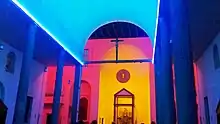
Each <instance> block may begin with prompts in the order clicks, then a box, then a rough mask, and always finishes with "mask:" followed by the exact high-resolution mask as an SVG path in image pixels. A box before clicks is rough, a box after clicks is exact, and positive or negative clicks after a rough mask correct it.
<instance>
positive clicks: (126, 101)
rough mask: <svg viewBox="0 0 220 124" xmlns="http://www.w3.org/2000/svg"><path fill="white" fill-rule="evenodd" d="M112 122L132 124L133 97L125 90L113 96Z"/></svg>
mask: <svg viewBox="0 0 220 124" xmlns="http://www.w3.org/2000/svg"><path fill="white" fill-rule="evenodd" d="M114 122H116V123H117V124H134V95H133V94H132V93H131V92H129V91H128V90H126V89H122V90H120V91H119V92H117V93H116V94H115V95H114Z"/></svg>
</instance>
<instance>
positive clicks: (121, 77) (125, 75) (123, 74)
mask: <svg viewBox="0 0 220 124" xmlns="http://www.w3.org/2000/svg"><path fill="white" fill-rule="evenodd" d="M116 77H117V80H118V81H119V82H120V83H126V82H128V80H129V79H130V73H129V71H127V70H125V69H121V70H120V71H118V73H117V76H116Z"/></svg>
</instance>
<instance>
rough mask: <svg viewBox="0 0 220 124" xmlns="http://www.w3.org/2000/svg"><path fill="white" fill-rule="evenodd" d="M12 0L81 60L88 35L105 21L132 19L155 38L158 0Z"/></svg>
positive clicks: (152, 39)
mask: <svg viewBox="0 0 220 124" xmlns="http://www.w3.org/2000/svg"><path fill="white" fill-rule="evenodd" d="M12 1H13V3H15V4H16V5H17V6H18V7H19V8H21V9H22V10H23V11H24V13H26V14H27V15H28V16H29V17H30V18H31V19H32V20H33V21H35V22H36V23H37V24H38V25H39V26H40V27H41V28H42V29H43V30H44V31H46V32H47V33H48V34H49V35H50V36H51V37H52V38H53V39H54V40H55V41H56V42H58V43H59V44H60V45H61V46H62V47H63V48H64V49H65V50H66V51H67V52H69V53H70V54H71V55H72V56H73V57H74V58H75V59H76V60H78V61H79V62H80V63H81V64H83V62H84V61H83V48H84V46H85V44H86V41H87V40H88V37H90V35H91V34H92V33H93V31H95V30H96V29H98V28H99V27H101V26H102V25H104V24H107V23H109V22H118V21H122V22H131V23H134V24H136V25H138V26H139V27H141V28H142V29H143V30H145V32H147V33H148V35H149V37H150V39H151V41H152V43H153V44H154V41H155V37H156V32H157V31H156V29H157V20H158V19H157V17H158V8H159V0H120V1H118V0H92V1H91V0H80V1H75V0H40V1H39V0H12Z"/></svg>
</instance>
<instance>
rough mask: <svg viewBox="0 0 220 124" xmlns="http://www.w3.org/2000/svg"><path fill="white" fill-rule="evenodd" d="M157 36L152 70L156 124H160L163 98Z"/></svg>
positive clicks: (159, 50)
mask: <svg viewBox="0 0 220 124" xmlns="http://www.w3.org/2000/svg"><path fill="white" fill-rule="evenodd" d="M159 42H160V40H159V35H157V42H156V48H155V55H154V57H155V58H154V69H155V92H156V93H155V96H156V119H157V120H156V121H157V124H161V123H162V120H163V113H162V112H163V110H162V109H163V107H162V103H161V98H162V97H163V96H162V94H161V93H160V91H161V82H162V80H161V48H160V43H159Z"/></svg>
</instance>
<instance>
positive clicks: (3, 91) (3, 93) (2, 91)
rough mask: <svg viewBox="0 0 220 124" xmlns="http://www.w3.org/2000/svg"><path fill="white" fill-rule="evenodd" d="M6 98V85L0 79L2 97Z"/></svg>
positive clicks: (0, 94) (0, 95)
mask: <svg viewBox="0 0 220 124" xmlns="http://www.w3.org/2000/svg"><path fill="white" fill-rule="evenodd" d="M4 98H5V87H4V85H3V83H2V82H1V81H0V99H1V100H2V101H4Z"/></svg>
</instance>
